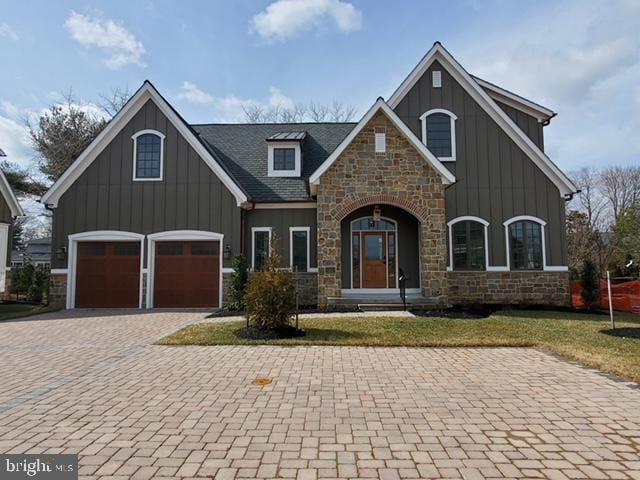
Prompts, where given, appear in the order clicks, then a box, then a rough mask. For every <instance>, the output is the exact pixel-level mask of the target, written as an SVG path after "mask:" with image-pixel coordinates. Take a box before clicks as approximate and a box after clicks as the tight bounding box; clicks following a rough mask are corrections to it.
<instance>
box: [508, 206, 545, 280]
mask: <svg viewBox="0 0 640 480" xmlns="http://www.w3.org/2000/svg"><path fill="white" fill-rule="evenodd" d="M545 225H546V222H545V221H543V220H540V219H539V218H536V217H531V216H528V215H522V216H519V217H514V218H512V219H510V220H507V221H506V222H505V223H504V226H505V228H506V236H507V245H508V246H509V252H508V253H509V255H508V257H507V258H508V261H509V268H510V269H511V270H544V268H545V265H546V264H547V262H546V258H545V246H544V227H545Z"/></svg>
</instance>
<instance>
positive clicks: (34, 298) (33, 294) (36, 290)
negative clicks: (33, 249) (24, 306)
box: [27, 268, 49, 303]
mask: <svg viewBox="0 0 640 480" xmlns="http://www.w3.org/2000/svg"><path fill="white" fill-rule="evenodd" d="M48 283H49V275H47V273H46V272H45V271H44V270H42V269H40V268H36V269H35V270H34V271H33V275H31V283H30V285H29V289H28V291H27V301H28V302H31V303H42V300H43V298H44V292H45V289H46V287H47V285H48Z"/></svg>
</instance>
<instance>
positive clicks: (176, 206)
mask: <svg viewBox="0 0 640 480" xmlns="http://www.w3.org/2000/svg"><path fill="white" fill-rule="evenodd" d="M144 129H153V130H157V131H159V132H161V133H163V134H164V135H166V138H165V144H164V159H163V160H164V173H163V180H162V181H133V140H132V138H131V137H132V136H133V134H134V133H136V132H138V131H140V130H144ZM240 222H241V212H240V208H239V207H238V206H237V205H236V200H235V198H234V197H233V195H232V194H231V193H230V192H229V191H228V190H227V188H226V187H225V186H224V185H223V183H222V182H221V181H220V179H219V178H218V177H217V176H216V175H215V174H214V173H213V171H212V170H211V169H210V168H209V166H208V165H207V164H206V163H205V162H204V161H203V160H202V159H201V158H200V156H199V155H198V154H197V153H196V151H195V150H194V149H193V148H192V147H191V145H189V143H188V142H187V141H186V140H185V138H184V137H183V136H182V135H181V134H180V133H179V132H178V131H177V129H176V128H175V127H174V126H173V124H171V122H169V120H168V119H167V118H166V117H165V116H164V114H163V113H162V112H161V111H160V110H159V109H158V107H157V106H156V105H155V104H154V103H153V101H152V100H149V101H148V102H147V103H146V104H145V105H144V106H143V107H142V108H141V109H140V111H138V113H136V115H135V116H134V118H133V119H132V120H131V121H130V122H129V123H128V124H127V125H126V126H125V127H124V128H123V129H122V130H121V131H120V132H119V133H118V134H117V136H116V137H115V138H114V139H113V141H111V143H110V144H109V145H108V146H107V147H106V148H105V149H104V150H103V151H102V152H101V153H100V154H99V155H98V157H97V158H96V159H95V160H94V161H93V163H92V164H91V165H90V166H89V167H88V168H87V169H86V170H85V171H84V172H83V173H82V175H81V176H80V177H79V178H78V179H77V180H76V181H75V182H74V183H73V185H72V186H71V187H70V188H69V189H68V190H67V191H66V192H65V193H64V194H63V195H62V197H61V198H60V201H59V202H58V207H57V208H56V209H55V210H54V215H53V251H54V252H55V251H56V250H57V249H58V248H60V247H62V246H67V244H68V238H67V236H68V235H71V234H73V233H79V232H87V231H93V230H121V231H127V232H135V233H141V234H145V235H148V234H151V233H156V232H163V231H168V230H205V231H210V232H217V233H222V234H224V244H225V245H230V246H231V248H232V254H233V255H237V254H239V253H240V232H241V228H240ZM233 255H232V256H233ZM145 264H146V259H145ZM66 266H67V265H66V260H65V261H60V260H58V259H57V258H56V256H55V255H54V257H53V268H65V267H66ZM224 266H225V267H230V266H231V259H230V258H225V259H224Z"/></svg>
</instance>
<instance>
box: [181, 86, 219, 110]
mask: <svg viewBox="0 0 640 480" xmlns="http://www.w3.org/2000/svg"><path fill="white" fill-rule="evenodd" d="M178 98H179V99H180V100H186V101H187V102H191V103H197V104H200V105H207V104H210V103H213V96H212V95H211V94H209V93H207V92H205V91H204V90H202V89H201V88H199V87H198V86H197V85H196V84H195V83H191V82H188V81H186V80H185V81H184V82H182V91H181V92H180V93H179V94H178Z"/></svg>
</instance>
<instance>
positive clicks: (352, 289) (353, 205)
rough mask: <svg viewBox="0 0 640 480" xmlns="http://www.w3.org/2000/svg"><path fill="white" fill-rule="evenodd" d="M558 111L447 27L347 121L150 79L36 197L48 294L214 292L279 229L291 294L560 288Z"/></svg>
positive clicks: (94, 300) (558, 291)
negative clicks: (289, 119) (197, 96)
mask: <svg viewBox="0 0 640 480" xmlns="http://www.w3.org/2000/svg"><path fill="white" fill-rule="evenodd" d="M554 115H555V114H554V113H553V111H551V110H549V109H547V108H545V107H542V106H540V105H538V104H536V103H533V102H532V101H530V100H527V99H524V98H522V97H519V96H518V95H515V94H513V93H511V92H509V91H506V90H504V89H502V88H500V87H497V86H495V85H492V84H490V83H488V82H486V81H484V80H481V79H479V78H475V77H472V76H471V75H469V73H467V72H466V71H465V70H464V68H463V67H462V66H460V64H458V62H457V61H456V60H455V59H454V58H453V57H452V56H451V54H449V52H448V51H447V50H445V49H444V47H442V45H441V44H440V43H436V44H434V46H433V48H431V50H429V52H428V53H427V54H426V55H425V57H424V58H423V59H422V60H421V61H420V63H419V64H418V65H417V66H416V67H415V68H414V70H413V71H412V72H411V73H410V74H409V76H408V77H407V78H406V79H405V80H404V81H403V82H402V84H401V85H400V86H399V87H398V89H397V90H396V91H395V93H394V94H393V95H392V96H391V97H390V99H389V100H387V101H385V100H383V99H382V98H379V99H378V100H377V101H376V102H375V103H374V104H373V106H372V107H371V108H370V109H369V111H367V112H366V114H365V115H364V116H363V117H362V119H361V120H360V121H359V122H358V123H357V124H356V123H293V124H205V125H189V124H188V123H186V122H185V120H183V119H182V117H181V116H180V115H179V114H178V113H177V112H176V110H175V109H174V108H172V107H171V105H169V103H168V102H167V101H166V100H165V99H164V98H163V97H162V96H161V95H160V94H159V93H158V91H157V90H156V89H155V88H154V87H153V85H152V84H151V83H150V82H148V81H147V82H145V83H144V84H143V85H142V87H141V88H140V89H139V90H138V91H137V92H136V93H135V94H134V95H133V97H132V98H131V99H130V100H129V102H128V103H127V104H126V105H125V107H124V108H123V109H122V110H121V111H120V112H119V113H118V114H117V115H116V116H115V117H114V118H113V119H112V120H111V122H110V123H109V124H108V126H107V127H106V128H105V129H104V131H103V132H102V133H101V134H100V135H99V136H98V137H97V138H96V139H95V140H94V141H93V142H92V143H91V145H90V146H89V147H88V148H87V149H86V150H85V152H83V153H82V155H80V157H79V158H78V159H77V160H76V161H75V162H74V163H73V165H72V166H71V167H70V168H69V169H68V170H67V171H66V172H65V173H64V175H63V176H62V177H61V178H60V179H59V180H58V181H57V182H56V183H55V184H54V185H53V186H52V188H51V189H50V190H49V191H48V192H47V193H46V194H45V195H44V197H43V199H42V201H43V202H44V203H45V204H46V205H47V207H48V208H50V209H51V210H53V251H54V258H53V264H52V267H53V269H52V288H51V296H52V298H53V299H54V300H55V299H58V300H59V301H65V302H66V305H67V307H70V308H72V307H145V306H146V307H189V306H207V307H219V306H221V305H222V304H223V302H224V291H225V284H226V279H228V278H229V274H230V273H231V262H232V258H233V257H234V256H235V255H238V254H241V253H243V254H245V255H246V256H247V257H248V259H249V263H250V265H251V267H252V268H253V269H259V268H260V266H261V265H262V264H263V262H264V261H265V258H266V257H267V255H268V252H269V246H270V244H271V242H273V240H274V238H275V236H277V238H278V248H279V250H280V252H281V254H282V259H283V264H284V265H283V266H285V267H290V268H292V269H293V270H294V271H295V272H296V273H295V278H296V281H297V283H298V285H299V288H300V289H301V293H302V298H301V303H308V304H313V303H318V304H319V305H320V306H328V305H331V304H335V303H344V302H346V301H350V299H354V300H353V301H354V302H359V303H362V302H365V303H366V300H367V299H368V298H373V299H380V298H391V297H392V296H393V297H397V296H398V288H399V282H398V277H399V273H400V270H402V271H403V273H404V275H405V276H406V277H407V278H408V279H407V283H406V288H407V292H408V293H409V294H410V295H412V296H413V297H418V300H417V301H420V300H423V301H425V302H430V303H442V304H446V303H447V302H449V303H509V304H517V303H530V304H550V305H568V304H569V298H570V293H569V275H568V269H567V266H566V265H567V252H566V241H565V225H564V215H565V201H566V200H568V199H570V198H571V196H572V195H573V194H574V193H575V192H576V187H575V186H574V185H573V184H572V183H571V181H570V180H569V179H568V178H567V177H566V176H565V175H564V174H563V173H562V172H561V171H560V170H559V169H558V167H557V166H556V165H555V164H554V163H553V162H552V161H551V160H550V159H549V158H548V157H547V156H546V155H545V153H544V143H543V127H544V126H545V125H547V124H548V123H549V121H550V120H551V118H553V116H554Z"/></svg>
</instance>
